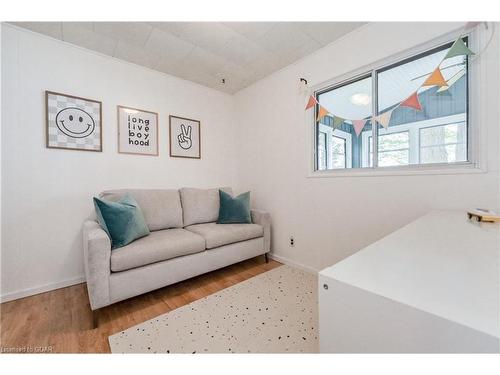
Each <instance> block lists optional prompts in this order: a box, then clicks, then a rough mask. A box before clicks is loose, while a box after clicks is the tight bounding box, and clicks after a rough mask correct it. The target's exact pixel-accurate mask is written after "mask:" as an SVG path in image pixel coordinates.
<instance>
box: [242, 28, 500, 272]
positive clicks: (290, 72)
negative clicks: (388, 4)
mask: <svg viewBox="0 0 500 375" xmlns="http://www.w3.org/2000/svg"><path fill="white" fill-rule="evenodd" d="M458 26H460V25H457V24H446V23H441V24H439V23H437V24H425V23H418V24H416V23H392V24H388V23H374V24H368V25H366V26H364V27H362V28H360V29H358V30H355V31H354V32H352V33H351V34H348V35H347V36H345V37H344V38H342V39H340V40H338V41H336V42H334V43H332V44H330V45H329V46H327V47H325V48H323V49H321V50H319V51H317V52H316V53H314V54H312V55H310V56H308V57H306V58H304V59H302V60H300V61H299V62H297V63H295V64H293V65H291V66H289V67H287V68H285V69H283V70H282V71H280V72H278V73H276V74H273V75H271V76H269V77H267V78H265V79H263V80H261V81H259V82H257V83H256V84H254V85H253V86H251V87H249V88H247V89H245V90H243V91H240V92H239V93H237V94H236V95H235V99H236V103H235V109H236V114H237V119H238V137H237V138H238V139H239V145H238V150H239V153H240V158H239V173H240V174H239V180H238V183H239V186H240V187H241V188H242V189H250V190H251V191H252V194H253V201H254V204H255V205H257V206H259V207H262V208H265V209H267V210H269V211H270V212H271V216H272V219H273V237H272V240H273V241H272V243H273V251H274V254H275V255H276V256H277V257H278V259H284V260H287V261H289V262H293V263H297V264H299V265H302V266H305V267H309V268H312V269H321V268H323V267H325V266H328V265H330V264H333V263H335V262H337V261H339V260H341V259H343V258H345V257H346V256H348V255H350V254H353V253H354V252H355V251H357V250H359V249H360V248H362V247H364V246H366V245H368V244H369V243H371V242H373V241H375V240H377V239H379V238H381V237H383V236H384V235H386V234H388V233H390V232H391V231H393V230H395V229H397V228H399V227H401V226H403V225H404V224H406V223H408V222H410V221H411V220H413V219H415V218H417V217H418V216H420V215H422V214H424V213H425V212H427V211H429V210H431V209H434V208H443V209H464V208H468V207H495V206H496V205H497V204H498V192H499V186H498V185H499V176H498V164H499V163H498V157H499V154H498V139H499V137H498V128H499V116H498V102H499V95H498V86H499V84H500V81H499V69H498V43H497V42H495V43H492V45H491V46H490V48H489V49H488V51H487V52H485V53H484V54H483V55H482V56H481V59H482V60H483V63H484V64H485V65H486V70H487V72H485V74H484V75H482V77H481V82H475V83H474V84H476V85H477V86H476V87H478V88H479V89H480V91H481V99H482V102H481V106H480V107H479V108H472V110H476V111H479V112H480V118H481V121H480V123H478V124H477V125H478V126H480V127H481V133H482V134H483V135H484V138H485V140H486V141H485V144H484V145H483V146H484V147H486V149H487V153H486V159H487V162H488V163H487V168H488V172H487V173H482V174H457V175H424V176H382V177H381V176H379V177H374V176H371V177H336V178H308V177H307V175H308V171H309V162H310V155H311V152H312V150H311V147H310V142H309V139H310V131H311V128H310V127H311V126H313V125H312V123H308V122H307V121H306V117H307V115H306V113H305V112H304V106H305V102H306V99H305V98H304V96H303V95H300V94H299V90H298V86H297V82H298V79H299V77H305V78H306V79H308V80H309V85H310V86H314V85H317V84H320V83H321V82H324V81H327V80H330V79H332V78H335V77H337V76H341V75H343V74H347V73H349V72H350V71H354V70H357V69H359V68H360V67H362V66H364V65H367V64H370V63H373V62H376V61H378V60H381V59H384V58H386V57H388V56H390V55H393V54H396V53H399V52H402V51H404V50H407V49H409V48H410V47H413V46H417V45H419V44H422V43H425V42H427V41H429V40H431V39H433V38H435V37H439V36H440V35H443V34H446V33H447V32H449V31H452V30H454V29H456V28H457V27H458ZM497 38H498V32H497ZM290 235H293V236H294V237H295V246H294V247H290V246H289V236H290Z"/></svg>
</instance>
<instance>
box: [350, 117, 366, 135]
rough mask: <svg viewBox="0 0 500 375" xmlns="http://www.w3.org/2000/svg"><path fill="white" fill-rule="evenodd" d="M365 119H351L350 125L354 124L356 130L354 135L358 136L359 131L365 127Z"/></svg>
mask: <svg viewBox="0 0 500 375" xmlns="http://www.w3.org/2000/svg"><path fill="white" fill-rule="evenodd" d="M365 124H366V120H352V126H354V131H355V132H356V136H358V137H359V135H360V134H361V131H362V130H363V128H364V127H365Z"/></svg>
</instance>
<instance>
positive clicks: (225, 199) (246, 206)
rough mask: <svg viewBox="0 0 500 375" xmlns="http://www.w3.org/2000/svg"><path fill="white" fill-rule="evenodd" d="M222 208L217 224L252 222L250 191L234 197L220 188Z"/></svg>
mask: <svg viewBox="0 0 500 375" xmlns="http://www.w3.org/2000/svg"><path fill="white" fill-rule="evenodd" d="M219 197H220V208H219V219H218V220H217V224H237V223H241V224H250V223H251V222H252V217H251V216H250V192H249V191H248V192H246V193H243V194H240V195H238V196H237V197H235V198H233V197H232V196H231V195H229V194H228V193H226V192H224V191H222V190H219Z"/></svg>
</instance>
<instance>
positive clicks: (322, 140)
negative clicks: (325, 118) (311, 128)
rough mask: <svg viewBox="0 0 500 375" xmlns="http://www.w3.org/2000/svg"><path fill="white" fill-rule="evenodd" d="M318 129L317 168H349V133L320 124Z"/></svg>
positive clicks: (350, 144) (350, 141) (350, 138)
mask: <svg viewBox="0 0 500 375" xmlns="http://www.w3.org/2000/svg"><path fill="white" fill-rule="evenodd" d="M319 129H320V130H319V131H318V134H317V135H318V139H317V142H318V147H317V149H318V170H320V171H324V170H327V169H343V168H351V148H352V137H351V134H349V133H347V132H345V131H342V130H340V129H335V130H334V129H333V128H332V127H330V126H327V125H324V124H320V127H319Z"/></svg>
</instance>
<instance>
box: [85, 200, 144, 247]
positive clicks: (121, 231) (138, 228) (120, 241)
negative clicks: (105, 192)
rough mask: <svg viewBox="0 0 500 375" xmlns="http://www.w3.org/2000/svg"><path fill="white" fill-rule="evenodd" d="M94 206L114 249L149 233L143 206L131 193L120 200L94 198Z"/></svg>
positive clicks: (98, 219)
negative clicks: (140, 205)
mask: <svg viewBox="0 0 500 375" xmlns="http://www.w3.org/2000/svg"><path fill="white" fill-rule="evenodd" d="M94 206H95V212H96V215H97V221H98V222H99V224H100V225H101V227H102V229H104V230H105V231H106V233H107V234H108V236H109V238H110V239H111V247H112V248H113V249H116V248H118V247H122V246H125V245H128V244H129V243H131V242H132V241H134V240H136V239H138V238H141V237H144V236H147V235H148V234H149V228H148V226H147V225H146V221H145V220H144V215H143V214H142V211H141V208H140V207H139V205H138V204H137V202H136V200H135V199H134V198H132V197H131V196H130V195H128V194H127V195H125V196H124V197H123V198H121V199H120V200H119V201H118V202H112V201H107V200H103V199H99V198H94Z"/></svg>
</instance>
